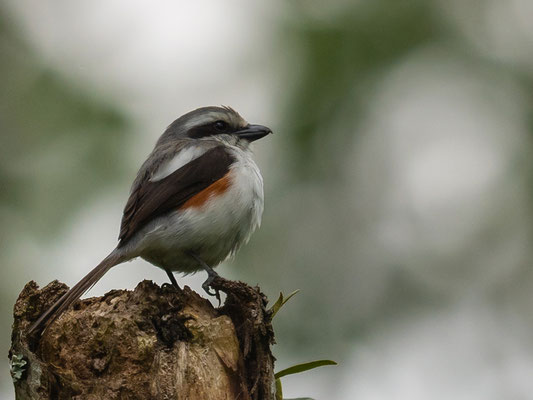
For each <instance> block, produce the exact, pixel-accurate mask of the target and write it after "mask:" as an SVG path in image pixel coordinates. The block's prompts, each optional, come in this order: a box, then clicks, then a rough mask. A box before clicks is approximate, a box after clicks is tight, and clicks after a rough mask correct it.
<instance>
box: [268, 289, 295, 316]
mask: <svg viewBox="0 0 533 400" xmlns="http://www.w3.org/2000/svg"><path fill="white" fill-rule="evenodd" d="M299 291H300V289H297V290H295V291H294V292H292V293H291V294H289V295H288V296H287V297H286V298H284V297H283V293H281V292H279V297H278V299H277V300H276V302H275V303H274V305H273V306H272V307H271V308H270V310H269V311H270V313H271V317H270V318H272V319H273V318H274V316H275V315H276V314H277V313H278V311H279V310H280V309H281V307H283V306H284V305H285V303H286V302H288V301H289V300H290V299H291V297H292V296H294V295H295V294H296V293H298V292H299Z"/></svg>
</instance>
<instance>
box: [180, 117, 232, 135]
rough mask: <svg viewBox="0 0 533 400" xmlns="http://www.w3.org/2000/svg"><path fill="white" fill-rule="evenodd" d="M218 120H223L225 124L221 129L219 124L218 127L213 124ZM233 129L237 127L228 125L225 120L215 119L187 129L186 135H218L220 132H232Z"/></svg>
mask: <svg viewBox="0 0 533 400" xmlns="http://www.w3.org/2000/svg"><path fill="white" fill-rule="evenodd" d="M219 122H223V123H224V124H226V125H225V127H223V129H221V128H222V127H221V126H219V127H218V128H217V127H216V126H215V125H216V124H217V123H219ZM235 131H237V129H235V128H233V127H232V126H230V125H229V124H228V123H227V122H225V121H215V122H210V123H208V124H205V125H200V126H195V127H194V128H191V129H189V132H188V133H187V136H188V137H190V138H192V139H199V138H202V137H206V136H213V135H220V134H221V133H232V132H235Z"/></svg>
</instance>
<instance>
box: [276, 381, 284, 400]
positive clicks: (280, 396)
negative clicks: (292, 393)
mask: <svg viewBox="0 0 533 400" xmlns="http://www.w3.org/2000/svg"><path fill="white" fill-rule="evenodd" d="M276 400H283V390H282V389H281V380H280V379H276Z"/></svg>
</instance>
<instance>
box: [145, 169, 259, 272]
mask: <svg viewBox="0 0 533 400" xmlns="http://www.w3.org/2000/svg"><path fill="white" fill-rule="evenodd" d="M229 178H230V179H231V185H230V187H229V189H228V190H227V191H226V192H224V193H223V194H220V195H217V196H215V197H212V198H210V199H209V200H207V202H206V203H204V204H203V205H202V206H200V207H191V208H188V209H186V210H183V211H177V212H175V213H172V214H169V215H166V216H165V217H163V218H159V219H158V220H156V221H154V223H152V224H150V225H149V226H147V227H146V228H145V229H144V230H143V231H144V232H143V236H142V239H141V240H140V241H139V247H138V249H139V253H138V255H139V256H141V257H142V258H144V259H145V260H147V261H149V262H150V263H152V264H154V265H156V266H158V267H161V268H163V269H165V270H171V271H179V272H183V273H191V272H195V271H198V270H200V269H202V267H201V266H200V265H199V264H198V262H197V261H196V260H195V259H194V258H193V257H192V256H191V255H190V254H191V252H193V253H194V254H196V255H197V256H198V257H200V258H201V259H202V260H203V261H204V262H205V263H206V264H208V265H209V266H211V267H216V266H217V265H218V264H219V263H221V262H222V261H224V260H225V259H226V258H228V257H229V256H231V255H232V254H233V253H234V252H235V251H236V250H238V248H239V247H240V246H241V245H242V244H244V243H246V242H247V241H248V239H249V237H250V235H251V234H252V233H253V231H254V230H255V229H256V228H257V227H258V226H259V224H260V222H261V215H262V213H263V181H262V178H261V175H260V173H259V170H258V168H257V166H256V165H255V163H254V162H253V161H252V160H251V159H248V158H246V159H243V160H242V161H239V162H238V163H236V164H234V165H233V166H232V168H231V169H230V172H229Z"/></svg>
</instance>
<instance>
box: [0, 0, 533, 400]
mask: <svg viewBox="0 0 533 400" xmlns="http://www.w3.org/2000/svg"><path fill="white" fill-rule="evenodd" d="M191 3H192V4H186V3H185V2H156V3H150V4H148V3H145V2H139V1H134V2H131V1H129V2H126V1H124V0H119V1H116V2H106V1H102V0H99V1H92V2H72V1H70V0H69V1H67V0H60V1H54V2H48V1H44V2H43V1H36V0H22V1H21V0H19V1H14V0H7V1H6V2H4V3H2V4H1V5H0V71H1V73H2V80H0V129H1V130H0V134H1V142H0V187H1V191H0V223H1V225H2V230H1V237H0V262H1V264H2V279H1V281H0V285H1V294H0V295H1V312H2V318H1V319H0V329H1V331H0V334H1V335H2V340H1V342H0V343H1V346H2V347H1V349H2V351H3V353H4V354H5V355H7V350H8V347H9V340H10V324H11V322H12V315H11V313H12V306H13V304H14V301H15V299H16V297H17V295H18V293H19V292H20V290H21V289H22V287H23V286H24V284H25V283H26V282H27V281H29V280H31V279H34V280H36V281H37V282H38V283H39V284H40V285H44V284H46V283H48V282H49V281H50V280H52V279H56V278H57V279H59V280H61V281H64V282H66V283H67V284H69V285H72V284H74V283H75V282H77V280H78V279H80V278H81V277H82V276H83V275H84V274H85V273H86V272H87V271H88V270H89V269H91V268H92V267H93V266H94V265H96V263H98V262H99V261H100V259H101V258H102V257H103V256H105V255H106V254H107V252H108V251H109V250H110V249H111V248H113V247H114V246H115V244H116V237H117V234H118V227H119V222H120V218H121V212H122V207H123V204H124V203H125V201H126V200H127V195H128V189H129V185H130V183H131V181H132V180H133V178H134V176H135V173H136V171H137V168H138V167H139V166H140V164H141V163H142V161H143V160H144V158H145V157H146V155H147V154H148V153H149V151H150V150H151V148H152V146H153V144H154V143H155V140H156V139H157V137H158V136H159V135H160V134H161V132H162V131H163V130H164V128H165V127H166V126H167V125H168V124H169V123H170V122H171V121H172V120H173V119H175V118H176V117H178V116H179V115H181V114H183V113H185V112H187V111H189V110H191V109H194V108H196V107H200V106H204V105H217V104H226V105H231V106H232V107H234V108H235V109H237V110H238V111H239V112H240V113H241V114H242V115H243V116H244V117H245V118H246V119H247V120H249V121H251V122H254V123H263V124H265V125H269V126H270V127H271V128H272V129H273V130H274V132H275V135H273V136H271V137H269V138H268V139H266V140H264V141H261V142H260V143H257V144H256V145H255V151H256V154H257V159H258V163H259V164H260V167H261V169H262V171H263V174H264V178H265V195H266V208H265V213H264V217H263V226H262V228H261V229H260V230H259V231H258V232H257V233H256V234H255V235H254V236H253V237H252V240H251V241H250V243H249V245H248V246H246V247H245V248H244V249H243V250H242V251H241V252H240V253H239V254H238V255H237V257H236V258H235V260H232V261H228V262H226V263H225V264H224V265H223V266H221V267H220V272H221V273H222V274H223V275H224V276H227V277H230V278H234V279H241V280H245V281H247V282H249V283H250V284H256V283H257V284H259V285H260V286H261V287H262V289H263V290H264V291H265V292H266V293H267V294H268V295H269V297H270V299H271V300H272V301H274V300H275V298H276V297H277V295H278V293H279V291H283V292H284V293H289V292H291V291H293V290H294V289H301V293H300V294H298V295H297V296H296V297H295V298H294V299H292V300H291V302H290V303H289V304H288V305H287V306H286V307H285V308H284V309H283V310H282V311H281V312H280V313H279V314H278V316H277V317H276V321H275V328H276V333H277V341H278V344H277V345H276V351H275V353H276V356H277V358H278V362H277V369H282V368H285V367H287V366H289V365H292V364H295V363H298V362H303V361H309V360H313V359H319V358H331V359H334V360H336V361H338V362H339V363H340V365H339V366H337V367H328V368H323V369H319V370H315V371H311V372H308V373H305V374H302V375H300V376H291V377H287V378H286V379H285V381H284V394H285V395H286V396H287V397H298V396H304V395H306V396H311V397H314V398H317V399H342V400H345V399H346V400H349V399H373V400H374V399H375V400H381V399H383V400H385V399H387V400H390V399H410V400H413V399H414V400H417V399H420V400H422V399H424V400H425V399H428V398H431V399H437V400H438V399H449V398H459V399H469V400H476V399H483V400H486V399H495V400H496V399H527V398H531V393H532V392H533V379H531V376H533V350H532V349H533V317H532V315H533V314H532V313H531V311H530V310H531V309H533V294H532V293H533V275H532V269H531V261H530V260H531V257H532V253H533V249H532V246H531V239H532V227H533V212H532V194H533V191H532V188H531V185H532V179H533V165H532V162H531V155H532V150H533V142H532V135H531V134H532V131H533V96H532V94H531V93H532V89H533V24H531V20H532V19H533V3H531V2H530V1H528V0H509V1H506V2H501V1H495V0H466V1H464V0H452V1H442V0H441V1H438V0H406V1H392V0H376V1H347V0H338V1H334V2H318V1H277V0H276V1H273V2H268V3H267V2H264V3H258V2H245V1H244V0H238V1H237V0H232V1H226V2H216V1H214V0H211V1H206V0H200V1H196V2H191ZM204 278H205V277H204V276H203V274H198V276H193V277H187V278H183V279H182V280H181V281H182V282H184V283H185V284H188V285H190V286H192V287H193V288H196V289H198V288H199V287H200V283H201V282H202V281H203V280H204ZM142 279H152V280H154V281H157V282H159V283H161V282H165V281H166V277H165V274H164V273H163V272H162V271H159V270H158V269H157V268H154V267H152V266H150V265H149V264H147V263H145V262H143V261H134V262H132V263H128V264H125V265H123V266H120V267H117V268H115V269H113V270H112V271H110V272H109V273H108V274H107V275H106V276H105V277H104V278H103V279H102V281H101V282H99V283H98V285H97V286H96V287H95V288H94V289H93V290H92V291H91V292H90V293H89V295H99V294H102V293H104V292H105V291H107V290H110V289H112V288H133V287H135V285H136V283H138V282H139V281H140V280H142ZM0 371H1V379H0V385H1V386H0V397H1V398H6V399H8V398H12V397H13V391H12V387H11V386H12V384H11V380H10V376H9V365H8V362H7V358H6V359H5V360H4V363H3V364H2V368H1V370H0Z"/></svg>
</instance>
